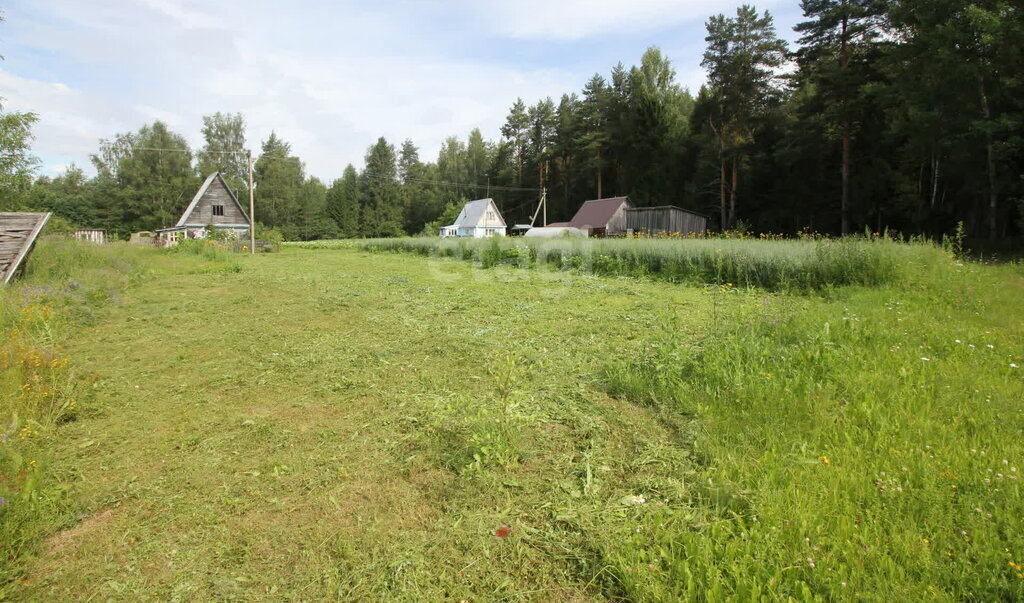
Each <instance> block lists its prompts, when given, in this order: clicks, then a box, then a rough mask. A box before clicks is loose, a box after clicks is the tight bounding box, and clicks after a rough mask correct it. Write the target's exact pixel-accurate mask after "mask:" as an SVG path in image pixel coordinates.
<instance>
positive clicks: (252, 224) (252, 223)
mask: <svg viewBox="0 0 1024 603" xmlns="http://www.w3.org/2000/svg"><path fill="white" fill-rule="evenodd" d="M248 159H249V160H248V163H249V253H250V254H252V255H256V204H255V203H254V201H253V191H252V149H250V150H249V151H248Z"/></svg>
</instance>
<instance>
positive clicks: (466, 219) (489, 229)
mask: <svg viewBox="0 0 1024 603" xmlns="http://www.w3.org/2000/svg"><path fill="white" fill-rule="evenodd" d="M440 234H441V236H442V237H473V238H477V239H479V238H482V237H489V236H491V235H493V234H497V235H498V236H500V237H503V236H505V220H503V219H502V217H501V212H500V211H498V206H497V205H495V204H494V199H477V200H476V201H470V202H469V203H467V204H466V205H465V207H463V208H462V212H460V213H459V217H458V218H456V219H455V223H454V224H452V225H451V226H442V227H441V233H440Z"/></svg>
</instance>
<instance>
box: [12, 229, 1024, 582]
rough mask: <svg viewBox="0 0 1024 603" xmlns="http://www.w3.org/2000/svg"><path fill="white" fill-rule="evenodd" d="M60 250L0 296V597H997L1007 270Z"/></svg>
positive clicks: (1009, 407)
mask: <svg viewBox="0 0 1024 603" xmlns="http://www.w3.org/2000/svg"><path fill="white" fill-rule="evenodd" d="M749 244H751V245H755V246H754V247H750V248H749V249H752V250H754V252H755V253H756V252H757V250H760V249H764V248H762V247H756V245H758V243H753V242H751V243H749ZM870 244H874V243H870ZM887 245H888V243H887ZM893 245H895V244H893ZM83 249H85V248H82V247H79V246H74V245H70V244H68V243H59V242H50V241H44V242H43V243H41V244H40V249H39V253H38V256H39V257H38V258H36V259H38V264H37V266H38V267H37V269H35V271H34V272H33V273H30V274H29V279H28V281H27V282H26V283H24V284H22V285H19V286H17V287H14V288H10V289H8V290H6V291H5V292H4V299H3V303H4V310H3V315H2V318H3V324H4V327H5V329H6V330H5V340H4V346H5V347H4V353H5V354H6V358H8V361H7V362H6V364H5V368H4V370H5V371H6V372H5V373H4V375H5V386H4V387H5V396H6V397H5V398H3V404H4V406H3V407H2V410H3V412H4V414H6V415H9V416H11V417H14V416H15V415H16V416H17V420H16V421H15V422H14V423H13V424H12V426H13V428H14V429H13V431H12V430H11V429H10V428H9V429H8V432H7V434H6V436H5V439H4V443H3V446H4V447H3V448H0V450H2V451H3V453H4V456H3V462H4V463H7V464H6V465H5V466H4V477H3V480H0V487H3V488H5V489H4V493H5V496H4V503H3V504H2V506H0V514H2V515H0V520H2V526H0V528H2V530H3V532H2V534H3V537H4V542H3V545H4V549H3V550H4V552H5V556H6V559H7V563H6V564H5V565H4V567H3V572H4V573H3V574H2V576H3V578H4V580H5V582H4V585H3V589H4V590H3V594H4V595H6V596H7V597H9V598H16V599H26V600H41V599H67V598H73V599H92V598H100V599H115V600H117V599H119V600H132V599H140V598H142V599H187V600H203V599H211V598H218V599H245V600H252V599H269V600H281V599H286V600H293V599H297V600H315V599H326V598H345V599H359V600H363V599H399V600H472V601H481V600H510V601H516V600H538V601H552V600H558V601H565V600H570V601H571V600H579V601H584V600H587V601H589V600H616V599H633V600H652V601H653V600H673V599H690V598H703V599H706V600H712V601H717V600H746V599H752V598H757V597H763V598H768V599H781V598H787V597H792V598H795V599H801V600H808V599H821V600H828V599H845V600H891V599H893V598H897V597H902V598H907V599H910V600H955V599H965V598H966V599H976V600H1000V599H1001V600H1012V599H1019V598H1021V597H1024V571H1022V570H1024V565H1022V564H1024V517H1022V516H1021V511H1020V509H1022V508H1024V496H1022V494H1024V492H1022V484H1021V481H1020V479H1019V478H1018V476H1019V475H1020V473H1021V472H1022V471H1024V438H1022V436H1024V405H1022V403H1021V400H1022V399H1024V370H1022V369H1021V368H1019V367H1020V366H1024V358H1022V356H1024V304H1021V303H1020V300H1021V299H1024V270H1022V268H1021V266H1019V265H1015V266H1014V265H1004V266H983V265H978V264H971V263H966V264H964V263H959V262H955V261H952V260H951V259H949V258H948V256H943V257H942V258H940V257H939V255H937V254H939V252H938V251H937V250H936V251H935V253H933V252H932V251H923V252H922V251H920V250H919V249H912V250H910V251H904V250H900V249H891V250H890V249H888V248H886V249H885V254H897V257H899V256H898V254H901V253H907V254H910V255H913V254H918V255H916V256H915V257H918V258H921V259H919V260H913V261H914V262H916V261H920V262H921V264H920V266H917V265H916V264H911V265H910V266H911V267H915V266H917V267H918V268H919V269H918V270H917V271H916V273H910V274H907V272H908V268H907V266H904V265H897V268H896V270H897V271H898V274H899V275H900V276H899V278H897V279H894V280H884V281H880V282H876V283H873V284H872V285H871V286H865V285H859V286H858V285H848V286H841V283H837V282H826V281H827V280H828V279H826V281H821V282H822V284H823V285H828V286H820V287H819V286H815V287H812V288H810V289H808V288H807V287H804V286H800V287H795V288H794V289H795V290H796V293H797V294H791V293H787V292H781V291H780V289H781V288H780V287H779V286H778V284H776V285H775V286H772V285H771V283H766V286H764V287H758V286H739V285H741V284H743V283H744V281H742V280H741V279H735V280H734V281H731V282H732V284H731V285H730V284H729V282H730V281H726V282H722V283H718V282H717V281H715V280H713V279H707V281H706V282H700V278H699V277H696V276H693V275H689V276H687V277H686V278H685V279H683V278H681V279H678V280H682V281H684V282H686V283H688V284H676V283H673V282H669V280H676V279H664V278H659V277H657V275H654V276H655V277H654V278H647V277H649V276H652V275H651V274H645V275H643V276H644V278H636V277H635V276H623V275H619V276H596V275H594V274H593V272H594V271H590V273H588V271H586V270H578V269H573V270H564V269H562V266H558V267H557V268H558V269H546V267H547V266H548V264H547V262H539V263H538V262H535V263H534V264H533V267H532V269H528V270H524V269H522V268H523V267H526V265H525V264H520V263H517V264H508V265H507V263H506V262H504V261H498V262H488V261H487V260H486V257H483V256H476V257H477V259H478V260H479V261H480V262H482V263H484V264H487V265H490V266H491V267H490V268H488V269H486V270H482V269H480V268H478V267H477V265H475V264H474V263H471V262H460V261H453V260H451V259H445V258H438V257H434V256H432V255H430V254H427V256H426V257H414V256H410V255H403V254H388V253H376V252H370V251H366V250H364V249H360V248H356V247H348V248H341V249H320V250H306V249H290V250H286V251H285V252H282V253H280V254H267V255H260V256H256V257H249V256H234V257H231V256H226V255H224V254H218V253H216V252H214V251H210V250H206V249H197V250H194V251H195V253H178V254H170V253H166V252H159V251H155V250H132V249H128V248H123V247H115V248H114V249H113V250H110V251H105V252H91V253H87V252H85V251H83ZM716 249H717V247H716ZM711 253H715V252H714V251H712V252H711ZM723 253H724V252H723ZM728 253H730V254H737V255H735V258H737V259H736V260H735V263H736V264H737V265H739V264H740V263H742V262H748V263H752V262H753V260H743V259H742V258H740V256H739V255H738V254H739V253H740V251H739V250H737V249H734V248H730V250H729V252H728ZM801 253H802V251H801ZM812 253H814V252H812ZM765 255H770V253H768V252H765ZM82 257H85V259H82ZM34 261H35V260H34ZM780 261H782V262H789V261H794V262H795V261H797V260H780ZM799 261H803V260H799ZM809 270H814V268H813V267H810V268H809ZM847 278H848V280H849V282H857V281H856V278H857V277H856V276H854V275H851V276H849V277H847ZM69 279H72V280H71V281H69ZM71 282H74V283H75V284H71ZM787 282H792V281H787ZM691 283H694V284H697V286H691ZM25 300H30V301H25ZM25 308H29V309H28V310H25ZM42 308H49V309H47V310H44V309H42ZM19 346H20V347H19ZM36 358H40V360H38V361H37V360H36ZM55 360H56V364H54V361H55ZM37 362H38V363H39V366H35V364H36V363H37ZM33 376H39V380H38V381H33V380H32V378H33ZM25 383H28V384H29V385H30V388H29V389H30V390H31V391H32V392H36V393H34V394H32V395H34V396H38V399H37V398H32V397H29V396H26V395H23V386H24V384H25ZM44 391H45V392H47V395H46V396H43V395H42V393H41V392H44ZM72 402H74V405H73V406H72ZM53 408H58V409H61V410H60V411H59V412H54V411H53V410H52V409H53ZM47 409H49V410H47ZM26 427H27V428H28V433H27V435H24V437H23V434H24V431H25V428H26ZM503 525H505V526H509V527H510V528H511V531H510V532H508V536H507V537H506V538H500V539H499V538H496V537H495V534H496V530H498V529H499V527H500V526H503ZM503 533H504V531H503Z"/></svg>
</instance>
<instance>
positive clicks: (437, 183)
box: [106, 143, 541, 193]
mask: <svg viewBox="0 0 1024 603" xmlns="http://www.w3.org/2000/svg"><path fill="white" fill-rule="evenodd" d="M106 146H112V143H108V144H107V145H106ZM131 150H132V151H158V152H165V153H191V152H192V151H191V150H190V149H160V148H156V147H131ZM247 152H248V151H244V150H243V151H200V153H205V154H217V155H235V154H238V153H247ZM287 160H291V161H302V159H301V158H299V157H267V156H266V155H261V156H260V158H259V159H257V160H256V161H255V162H254V163H259V162H260V161H287ZM363 177H364V178H370V179H372V180H378V181H386V180H387V179H386V178H382V177H380V176H363ZM403 182H416V183H419V184H433V185H435V186H449V187H456V188H458V187H466V188H475V189H481V188H485V189H489V190H492V191H504V192H531V193H539V192H541V189H539V188H530V187H515V186H498V185H495V184H472V183H468V182H445V181H440V180H425V179H421V178H406V179H404V180H403Z"/></svg>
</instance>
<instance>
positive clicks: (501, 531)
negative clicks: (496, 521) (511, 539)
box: [494, 525, 512, 540]
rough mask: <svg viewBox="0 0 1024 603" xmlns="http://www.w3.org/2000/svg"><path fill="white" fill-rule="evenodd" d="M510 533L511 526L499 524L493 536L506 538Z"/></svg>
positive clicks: (501, 538)
mask: <svg viewBox="0 0 1024 603" xmlns="http://www.w3.org/2000/svg"><path fill="white" fill-rule="evenodd" d="M511 533H512V526H506V525H501V526H498V530H497V531H496V532H495V533H494V537H495V538H497V539H498V540H504V539H506V538H508V535H509V534H511Z"/></svg>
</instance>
